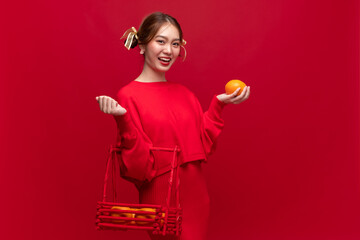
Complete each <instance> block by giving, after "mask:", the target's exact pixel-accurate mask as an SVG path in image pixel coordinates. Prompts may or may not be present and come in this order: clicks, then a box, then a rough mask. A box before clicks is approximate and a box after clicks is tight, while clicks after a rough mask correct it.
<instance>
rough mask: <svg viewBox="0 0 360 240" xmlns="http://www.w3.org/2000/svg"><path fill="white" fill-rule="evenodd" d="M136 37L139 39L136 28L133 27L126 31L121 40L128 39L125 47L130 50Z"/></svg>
mask: <svg viewBox="0 0 360 240" xmlns="http://www.w3.org/2000/svg"><path fill="white" fill-rule="evenodd" d="M134 37H135V38H136V39H138V36H137V31H136V28H134V27H132V28H129V29H128V30H126V32H125V33H124V35H123V36H122V37H121V38H120V40H121V39H123V38H126V41H125V47H126V48H127V50H130V48H131V45H132V43H133V41H134Z"/></svg>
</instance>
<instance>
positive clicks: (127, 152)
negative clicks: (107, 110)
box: [114, 91, 155, 184]
mask: <svg viewBox="0 0 360 240" xmlns="http://www.w3.org/2000/svg"><path fill="white" fill-rule="evenodd" d="M117 101H118V103H119V104H120V105H121V106H122V107H124V108H125V109H126V110H127V112H126V113H125V114H124V115H122V116H114V118H115V121H116V124H117V138H116V147H117V148H118V149H120V151H119V153H117V158H118V161H119V165H120V174H121V176H122V177H123V178H124V179H126V180H128V181H130V182H133V183H135V184H140V183H141V182H144V181H151V179H152V178H153V177H154V175H155V172H154V168H153V163H154V158H153V157H152V154H151V152H150V148H151V146H152V143H151V141H150V139H149V138H148V137H147V136H146V134H145V133H144V131H143V130H142V126H141V123H140V120H139V116H138V115H137V111H136V107H135V104H134V102H133V100H132V99H131V97H125V96H123V95H122V94H121V91H119V93H118V96H117Z"/></svg>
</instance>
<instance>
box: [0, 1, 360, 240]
mask: <svg viewBox="0 0 360 240" xmlns="http://www.w3.org/2000/svg"><path fill="white" fill-rule="evenodd" d="M2 11H3V13H2V14H1V18H2V19H0V20H1V23H2V24H1V32H2V33H4V34H3V35H2V37H1V38H0V39H1V40H0V43H1V44H0V46H1V47H0V56H1V61H2V62H1V64H0V66H1V68H0V74H1V75H0V78H1V85H0V100H1V101H0V104H1V166H0V171H1V172H0V182H1V192H2V194H1V206H2V217H1V227H0V234H1V238H2V239H38V240H40V239H54V240H55V239H69V240H70V239H144V236H145V235H144V233H139V232H106V231H105V232H97V231H96V230H95V226H94V220H95V211H96V210H95V208H96V201H98V200H100V198H101V192H102V181H103V176H104V171H105V158H106V151H107V146H108V145H109V144H111V143H113V142H114V140H115V134H116V132H115V130H116V128H115V123H114V120H113V119H112V118H111V117H110V116H108V115H105V114H103V113H101V112H100V111H99V108H98V105H97V102H96V101H95V96H97V95H102V94H106V95H109V96H115V94H116V92H117V91H118V89H119V88H120V87H122V86H123V85H125V84H127V83H128V82H129V81H131V80H133V79H134V78H135V77H136V76H137V75H138V74H139V73H140V71H141V68H142V58H141V56H140V54H139V53H138V52H139V51H138V49H135V50H132V51H127V50H126V49H125V48H124V47H123V46H122V44H121V42H120V41H119V37H120V36H121V35H122V33H123V32H124V31H125V30H126V29H128V28H130V27H131V26H135V27H136V28H138V27H139V24H140V22H141V20H142V18H143V17H144V16H145V15H147V14H149V13H151V12H153V11H164V12H166V13H169V14H171V15H173V16H174V17H176V18H177V19H178V20H179V22H180V23H181V25H182V28H183V31H184V37H185V39H186V40H187V41H188V45H187V52H188V57H187V59H186V61H185V62H183V63H182V62H181V61H179V62H178V63H176V64H175V65H174V66H173V68H172V69H171V70H170V72H169V73H168V75H167V78H168V79H169V80H171V81H175V82H180V83H182V84H184V85H186V86H187V87H188V88H190V89H191V90H192V91H193V92H195V94H196V95H197V96H198V98H199V100H200V102H201V103H202V104H203V107H204V109H206V108H207V106H208V104H209V102H210V99H211V96H212V95H213V94H215V93H222V92H223V88H224V85H225V83H226V82H227V81H228V80H230V79H234V78H237V79H241V80H243V81H245V82H246V83H247V84H248V85H250V86H251V91H252V92H251V96H250V98H249V100H248V101H246V102H244V103H242V104H240V105H237V106H228V107H226V109H225V110H224V113H223V116H224V119H225V121H226V126H225V129H224V131H223V133H222V135H221V136H220V139H219V142H218V148H217V152H216V153H215V154H214V155H213V156H212V157H211V159H210V160H209V163H208V164H207V165H206V174H207V179H208V183H209V185H208V186H209V192H210V197H211V211H212V216H211V223H210V224H211V225H210V228H209V239H220V238H224V239H261V240H267V239H291V240H293V239H295V240H296V239H307V240H308V239H342V240H343V239H360V227H359V226H360V225H359V224H360V211H359V210H360V209H359V200H360V190H359V187H360V186H359V185H360V178H359V170H360V168H359V155H360V152H359V146H360V144H359V120H360V119H359V116H360V115H359V1H310V0H307V1H285V0H282V1H280V0H274V1H266V0H252V1H245V0H241V1H238V0H237V1H235V0H232V1H220V0H214V1H207V2H205V1H201V2H196V1H174V2H172V1H138V2H134V1H130V2H129V3H126V2H125V1H115V0H108V1H56V2H54V1H44V0H34V1H23V2H21V1H20V2H19V1H16V2H13V3H11V5H8V6H6V7H5V8H4V7H2ZM123 187H124V189H123V190H124V192H125V193H126V192H128V191H129V195H127V196H124V200H126V201H131V200H134V201H135V200H136V199H137V197H136V191H135V190H134V188H132V186H130V185H129V184H127V183H126V182H124V183H123Z"/></svg>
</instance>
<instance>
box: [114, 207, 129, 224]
mask: <svg viewBox="0 0 360 240" xmlns="http://www.w3.org/2000/svg"><path fill="white" fill-rule="evenodd" d="M111 209H112V210H125V211H131V210H132V209H131V208H129V207H120V206H113V207H112V208H111ZM111 216H113V217H127V218H134V214H133V213H131V212H128V213H127V212H122V213H117V212H114V213H111ZM113 222H116V223H129V220H120V219H116V220H113Z"/></svg>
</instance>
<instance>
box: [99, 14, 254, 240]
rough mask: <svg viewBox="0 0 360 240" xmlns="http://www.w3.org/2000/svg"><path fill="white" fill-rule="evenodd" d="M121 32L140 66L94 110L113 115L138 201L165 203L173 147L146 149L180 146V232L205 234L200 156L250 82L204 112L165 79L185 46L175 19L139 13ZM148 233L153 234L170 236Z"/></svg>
mask: <svg viewBox="0 0 360 240" xmlns="http://www.w3.org/2000/svg"><path fill="white" fill-rule="evenodd" d="M125 37H127V40H126V42H125V46H126V47H127V48H128V49H129V48H130V47H131V48H134V47H135V46H137V45H138V46H139V48H140V54H142V55H143V56H144V66H143V70H142V72H141V74H140V75H139V76H138V77H137V78H136V79H135V80H134V81H131V82H130V83H129V84H128V85H126V86H124V87H123V88H122V89H120V91H119V92H118V95H117V100H114V99H112V98H111V97H108V96H98V97H96V99H97V101H98V103H99V106H100V110H101V111H103V112H104V113H108V114H111V115H113V116H114V118H115V120H116V123H117V126H118V135H117V136H118V138H117V145H118V146H119V147H120V148H121V159H122V160H121V162H122V164H123V167H122V168H123V177H125V178H126V179H128V180H130V181H132V182H134V183H135V184H136V186H137V188H138V190H139V202H140V203H148V204H165V201H166V195H167V191H168V181H169V174H170V172H169V171H170V166H171V161H172V154H173V153H171V152H161V151H152V150H151V149H152V147H165V148H174V147H175V146H176V147H178V148H179V149H180V153H179V154H178V155H179V157H178V161H179V165H180V168H179V169H180V170H179V171H180V180H181V181H180V204H181V207H182V208H183V223H182V234H181V239H183V240H190V239H196V240H203V239H206V229H207V224H208V218H209V196H208V192H207V187H206V182H205V178H204V175H203V172H202V162H204V161H206V159H207V157H208V155H209V154H210V153H211V152H212V151H213V150H214V147H215V145H214V144H215V141H216V138H217V136H218V135H219V134H220V132H221V129H222V128H223V125H224V123H223V120H222V118H221V116H220V114H221V111H222V109H223V107H224V106H225V105H227V104H238V103H241V102H243V101H245V100H246V99H248V97H249V95H250V87H245V88H244V89H243V91H242V93H241V94H240V95H238V96H237V93H238V92H239V91H240V88H239V89H237V90H236V91H235V92H234V93H233V94H231V95H227V94H225V93H223V94H220V95H214V97H213V99H212V101H211V104H210V107H209V109H208V111H206V112H205V113H203V111H202V109H201V106H200V104H199V102H198V100H197V98H196V97H195V96H194V94H193V93H192V92H190V91H189V90H188V89H187V88H185V87H184V86H182V85H181V84H178V83H174V82H171V81H167V79H166V78H165V73H166V72H167V71H168V70H169V69H170V67H171V66H172V64H174V63H175V61H176V59H177V58H178V57H179V54H180V50H181V48H183V46H184V45H185V40H184V39H183V33H182V30H181V28H180V25H179V23H178V22H177V20H176V19H175V18H173V17H171V16H169V15H167V14H164V13H160V12H155V13H152V14H150V15H149V16H147V17H146V18H145V19H144V20H143V22H142V24H141V26H140V28H139V31H138V32H136V30H135V29H134V28H132V29H129V30H128V31H127V32H126V33H125ZM149 235H150V237H151V239H176V238H175V237H174V236H166V237H163V236H156V235H152V234H151V233H149Z"/></svg>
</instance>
